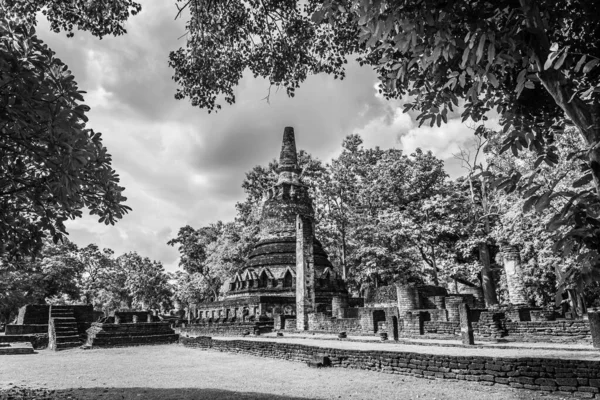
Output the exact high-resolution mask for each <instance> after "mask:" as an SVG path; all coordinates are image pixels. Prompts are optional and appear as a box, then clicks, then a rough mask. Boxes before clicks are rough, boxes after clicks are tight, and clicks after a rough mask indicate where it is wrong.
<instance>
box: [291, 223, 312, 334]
mask: <svg viewBox="0 0 600 400" xmlns="http://www.w3.org/2000/svg"><path fill="white" fill-rule="evenodd" d="M313 238H314V232H313V223H312V220H311V219H310V218H308V217H304V216H302V215H300V214H298V215H297V216H296V329H298V330H299V331H305V330H308V314H309V313H311V312H313V311H314V309H315V259H314V255H313Z"/></svg>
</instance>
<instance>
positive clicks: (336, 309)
mask: <svg viewBox="0 0 600 400" xmlns="http://www.w3.org/2000/svg"><path fill="white" fill-rule="evenodd" d="M346 308H348V297H347V296H334V297H333V298H332V299H331V316H332V317H335V318H344V309H346Z"/></svg>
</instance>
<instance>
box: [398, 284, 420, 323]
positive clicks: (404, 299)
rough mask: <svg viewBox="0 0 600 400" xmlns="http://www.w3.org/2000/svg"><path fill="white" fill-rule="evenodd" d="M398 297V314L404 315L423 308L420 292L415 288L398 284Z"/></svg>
mask: <svg viewBox="0 0 600 400" xmlns="http://www.w3.org/2000/svg"><path fill="white" fill-rule="evenodd" d="M396 294H397V297H398V313H399V315H401V316H402V315H404V313H406V312H407V311H411V310H418V309H419V308H420V307H421V302H420V298H419V291H418V290H417V288H415V287H414V286H408V285H400V284H396Z"/></svg>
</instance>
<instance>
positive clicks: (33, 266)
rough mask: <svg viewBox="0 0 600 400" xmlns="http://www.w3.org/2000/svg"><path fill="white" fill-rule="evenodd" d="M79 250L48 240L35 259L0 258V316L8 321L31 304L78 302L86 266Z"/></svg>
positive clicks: (71, 244) (67, 243)
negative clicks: (57, 301) (19, 310)
mask: <svg viewBox="0 0 600 400" xmlns="http://www.w3.org/2000/svg"><path fill="white" fill-rule="evenodd" d="M78 251H79V249H78V248H77V246H76V245H75V244H74V243H71V242H69V241H68V240H65V241H64V242H62V243H58V244H54V243H52V242H51V241H50V240H45V241H44V242H43V247H42V250H41V251H40V254H39V255H38V257H36V258H31V257H29V258H22V259H20V260H8V259H6V258H4V259H0V317H2V319H3V320H4V321H9V320H10V316H11V315H15V314H16V313H17V311H18V309H19V307H22V306H24V305H26V304H30V303H33V304H36V303H37V304H39V303H44V302H49V301H56V300H59V299H60V301H68V302H75V303H76V302H79V300H80V294H81V287H80V281H81V274H82V272H83V264H82V263H81V262H80V260H79V257H78Z"/></svg>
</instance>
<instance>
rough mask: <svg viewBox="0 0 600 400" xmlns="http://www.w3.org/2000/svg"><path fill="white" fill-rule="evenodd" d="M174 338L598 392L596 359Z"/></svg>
mask: <svg viewBox="0 0 600 400" xmlns="http://www.w3.org/2000/svg"><path fill="white" fill-rule="evenodd" d="M180 343H181V344H183V345H184V346H186V347H194V348H201V349H210V350H215V351H223V352H234V353H242V354H250V355H255V356H259V357H268V358H278V359H284V360H289V361H299V362H308V361H311V360H313V359H314V357H316V356H318V355H322V354H326V355H327V358H328V359H329V361H330V363H331V366H333V367H336V368H354V369H363V370H371V371H377V372H385V373H390V374H400V375H412V376H416V377H422V378H430V379H432V378H438V379H453V380H467V381H473V382H481V383H483V384H486V385H490V384H498V385H508V386H511V387H513V388H518V389H528V390H542V391H548V392H555V393H556V394H559V395H564V396H576V397H577V398H592V397H593V396H594V394H595V393H599V392H600V389H599V388H600V362H599V361H581V360H563V359H552V358H514V359H512V358H494V357H476V356H449V355H434V354H422V353H408V352H391V351H365V350H348V349H334V348H323V347H317V346H310V345H305V344H290V343H281V342H279V343H277V342H265V341H244V340H212V338H210V337H198V338H185V337H182V338H181V339H180Z"/></svg>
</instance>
